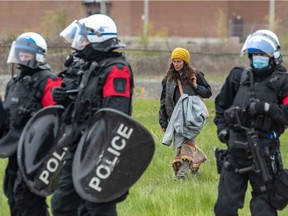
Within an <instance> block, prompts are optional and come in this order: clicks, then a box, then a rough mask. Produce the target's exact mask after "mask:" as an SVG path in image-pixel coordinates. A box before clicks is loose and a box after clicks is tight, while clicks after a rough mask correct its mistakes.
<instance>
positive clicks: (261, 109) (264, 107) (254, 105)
mask: <svg viewBox="0 0 288 216" xmlns="http://www.w3.org/2000/svg"><path fill="white" fill-rule="evenodd" d="M269 108H270V104H269V103H266V102H263V101H253V102H251V103H250V104H249V108H248V111H249V115H250V116H251V117H253V116H255V115H257V114H264V113H265V112H268V110H269Z"/></svg>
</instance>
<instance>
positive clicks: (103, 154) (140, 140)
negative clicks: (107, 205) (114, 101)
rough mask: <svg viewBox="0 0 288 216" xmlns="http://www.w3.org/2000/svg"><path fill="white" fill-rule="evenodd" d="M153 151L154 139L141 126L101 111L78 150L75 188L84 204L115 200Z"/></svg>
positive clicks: (129, 119)
mask: <svg viewBox="0 0 288 216" xmlns="http://www.w3.org/2000/svg"><path fill="white" fill-rule="evenodd" d="M154 151H155V143H154V140H153V137H152V136H151V134H150V133H149V132H148V130H147V129H146V128H145V127H143V126H142V125H141V124H140V123H138V122H137V121H135V120H133V119H132V118H131V117H130V116H128V115H125V114H123V113H121V112H119V111H116V110H114V109H108V108H104V109H101V110H99V111H98V112H97V113H96V114H95V115H94V116H93V118H92V119H91V121H90V124H89V125H88V127H87V128H86V130H85V132H84V133H83V135H82V137H81V140H80V142H79V144H78V146H77V149H76V152H75V155H74V159H73V168H72V176H73V183H74V187H75V189H76V191H77V193H78V194H79V195H80V196H81V197H82V198H83V199H84V200H87V201H91V202H108V201H111V200H114V199H116V198H118V197H120V196H121V195H122V194H124V193H125V192H127V190H128V189H129V188H130V187H131V186H132V185H133V184H134V183H135V182H136V181H137V180H138V179H139V178H140V177H141V175H142V174H143V173H144V171H145V170H146V168H147V167H148V165H149V163H150V162H151V160H152V158H153V155H154Z"/></svg>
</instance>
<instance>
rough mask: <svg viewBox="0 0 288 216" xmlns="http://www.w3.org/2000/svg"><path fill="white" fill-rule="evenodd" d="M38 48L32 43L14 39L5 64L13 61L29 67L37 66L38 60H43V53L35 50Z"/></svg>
mask: <svg viewBox="0 0 288 216" xmlns="http://www.w3.org/2000/svg"><path fill="white" fill-rule="evenodd" d="M37 50H38V48H37V47H35V45H33V44H27V43H23V42H21V41H14V42H13V43H12V46H11V49H10V52H9V56H8V59H7V64H11V63H15V64H20V65H24V66H27V67H30V68H33V69H34V68H37V67H38V66H39V62H45V57H44V55H43V53H38V52H37Z"/></svg>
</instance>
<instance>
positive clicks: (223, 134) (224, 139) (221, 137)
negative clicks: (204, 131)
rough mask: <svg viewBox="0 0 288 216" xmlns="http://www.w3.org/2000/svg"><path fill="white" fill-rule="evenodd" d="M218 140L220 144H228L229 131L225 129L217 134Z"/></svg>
mask: <svg viewBox="0 0 288 216" xmlns="http://www.w3.org/2000/svg"><path fill="white" fill-rule="evenodd" d="M218 139H219V140H220V142H222V143H226V144H227V143H228V140H229V131H228V129H227V128H225V129H222V130H220V131H219V132H218Z"/></svg>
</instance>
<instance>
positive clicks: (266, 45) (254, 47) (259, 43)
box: [247, 37, 276, 57]
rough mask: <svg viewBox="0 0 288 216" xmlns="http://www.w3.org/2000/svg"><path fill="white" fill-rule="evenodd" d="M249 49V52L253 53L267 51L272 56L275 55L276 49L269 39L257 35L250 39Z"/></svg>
mask: <svg viewBox="0 0 288 216" xmlns="http://www.w3.org/2000/svg"><path fill="white" fill-rule="evenodd" d="M247 51H248V53H251V54H253V53H266V54H267V55H269V56H270V57H273V56H274V52H275V51H276V49H275V48H274V47H273V45H272V44H271V42H269V41H268V40H266V39H264V38H261V37H255V38H252V39H251V40H249V41H248V43H247Z"/></svg>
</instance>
